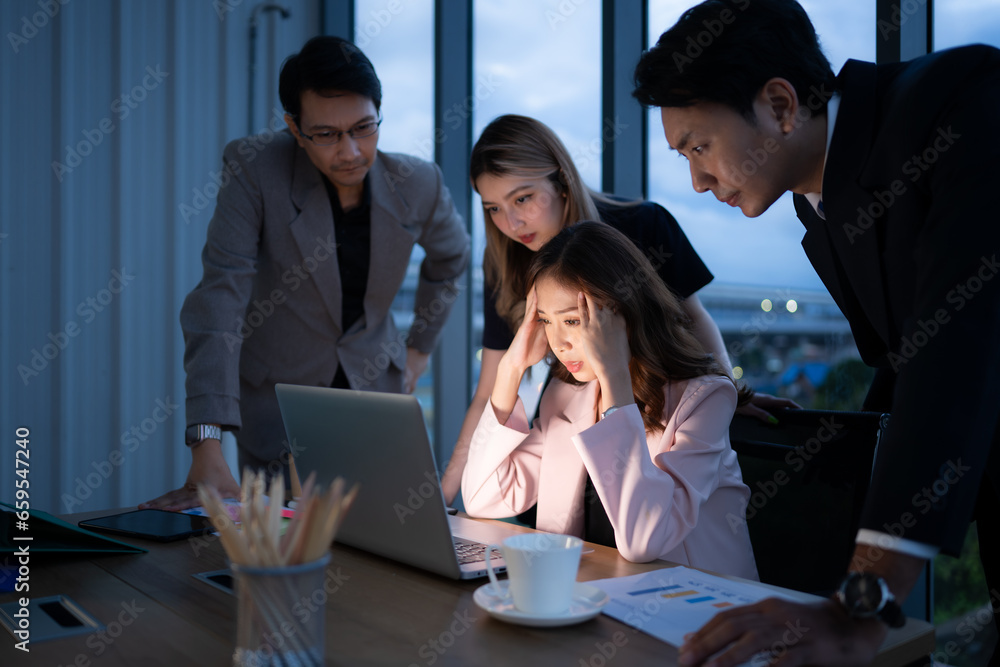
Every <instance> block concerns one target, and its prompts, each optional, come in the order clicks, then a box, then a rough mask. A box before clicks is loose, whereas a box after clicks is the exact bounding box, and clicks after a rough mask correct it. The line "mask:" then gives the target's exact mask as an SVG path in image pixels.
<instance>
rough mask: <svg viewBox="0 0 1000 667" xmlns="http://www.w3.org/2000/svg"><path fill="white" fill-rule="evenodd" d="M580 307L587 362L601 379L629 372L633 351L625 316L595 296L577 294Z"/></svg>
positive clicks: (581, 330)
mask: <svg viewBox="0 0 1000 667" xmlns="http://www.w3.org/2000/svg"><path fill="white" fill-rule="evenodd" d="M577 305H578V308H579V311H580V343H581V345H582V346H583V353H584V355H585V356H586V357H587V363H588V364H589V365H590V367H591V368H592V369H594V373H595V374H596V375H597V377H598V379H601V378H609V377H611V376H613V375H616V374H617V375H621V374H622V373H624V374H625V375H626V376H627V375H628V372H629V371H628V363H629V361H630V360H631V359H632V351H631V349H630V348H629V345H628V331H627V329H626V327H625V318H624V317H622V315H621V313H619V312H617V311H616V310H615V309H614V308H613V307H611V306H604V305H602V304H600V303H598V302H597V301H596V300H595V299H594V298H593V297H592V296H590V295H588V294H584V293H583V292H580V293H579V294H578V295H577Z"/></svg>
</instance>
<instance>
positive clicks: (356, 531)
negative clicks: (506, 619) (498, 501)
mask: <svg viewBox="0 0 1000 667" xmlns="http://www.w3.org/2000/svg"><path fill="white" fill-rule="evenodd" d="M275 391H276V392H277V395H278V405H279V406H280V408H281V418H282V420H283V421H284V423H285V431H286V433H287V434H288V442H289V443H291V444H292V452H293V453H294V456H295V468H296V470H297V471H298V473H299V476H300V478H301V479H302V481H303V482H304V481H305V478H306V476H308V475H309V473H310V472H311V471H315V472H316V479H317V482H320V483H322V484H323V485H327V484H329V483H330V482H332V481H333V480H334V479H335V478H336V477H337V476H340V477H343V478H344V479H345V481H346V482H347V484H348V485H351V484H353V483H355V482H358V483H360V485H361V486H360V490H359V492H358V497H357V498H356V499H355V501H354V505H353V506H352V507H351V510H350V511H349V512H348V513H347V517H346V518H345V519H344V523H343V524H342V525H341V526H340V529H339V530H338V531H337V538H336V541H337V542H341V543H343V544H347V545H349V546H352V547H357V548H358V549H363V550H365V551H368V552H371V553H374V554H378V555H380V556H385V557H387V558H391V559H393V560H397V561H400V562H403V563H407V564H409V565H413V566H416V567H419V568H422V569H425V570H430V571H431V572H436V573H438V574H441V575H444V576H446V577H450V578H452V579H475V578H477V577H484V576H486V563H485V560H484V554H483V552H484V551H485V547H486V545H487V544H490V543H499V542H500V541H502V540H503V539H504V538H505V537H508V536H509V535H513V534H515V532H516V531H514V530H510V529H506V528H504V527H503V526H502V525H499V526H498V525H495V524H492V525H491V524H485V523H482V522H479V521H473V520H471V519H466V518H463V517H458V516H450V515H449V514H448V512H447V510H446V508H445V504H444V496H443V495H442V494H441V484H440V482H439V480H438V475H437V468H436V466H435V465H434V453H433V451H432V450H431V446H430V442H429V441H428V439H427V428H426V426H425V425H424V417H423V412H422V411H421V409H420V404H419V403H418V402H417V399H416V398H414V397H413V396H410V395H407V394H384V393H378V392H369V391H355V390H351V389H329V388H324V387H301V386H297V385H289V384H278V385H276V386H275ZM497 565H499V566H500V567H501V568H503V567H504V566H503V562H502V561H499V562H498V560H497V559H496V552H494V560H493V566H494V569H496V568H497Z"/></svg>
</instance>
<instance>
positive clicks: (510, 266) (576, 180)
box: [469, 114, 600, 330]
mask: <svg viewBox="0 0 1000 667" xmlns="http://www.w3.org/2000/svg"><path fill="white" fill-rule="evenodd" d="M483 174H492V175H495V176H520V177H524V178H547V179H549V180H550V181H551V182H552V185H553V186H554V187H555V190H556V193H557V194H560V195H565V196H566V206H565V213H564V216H563V220H562V224H563V225H564V226H565V225H567V224H573V223H575V222H576V221H578V220H600V215H599V214H598V212H597V206H595V205H594V193H592V192H591V191H590V190H589V189H588V188H587V186H586V185H584V183H583V179H582V178H580V173H579V172H578V171H577V169H576V165H574V164H573V159H572V158H571V157H570V155H569V151H567V150H566V147H565V146H564V145H563V143H562V141H560V140H559V137H557V136H556V134H555V132H553V131H552V130H551V129H549V127H548V126H547V125H545V124H544V123H541V122H539V121H537V120H535V119H534V118H528V117H527V116H517V115H513V114H509V115H506V116H500V117H498V118H495V119H494V120H493V121H492V122H491V123H490V124H489V125H487V126H486V129H484V130H483V133H482V134H481V135H479V140H478V141H476V145H475V146H474V147H473V149H472V157H471V158H470V161H469V177H470V178H471V179H472V187H473V188H475V187H476V179H478V178H479V177H480V176H482V175H483ZM476 191H477V192H478V191H479V190H478V189H477V190H476ZM488 218H489V216H488V214H487V220H486V253H485V255H484V257H483V272H484V274H485V276H486V279H487V280H488V281H489V282H490V283H491V284H492V285H493V289H494V290H495V294H496V309H497V313H498V314H499V315H500V316H501V317H502V318H504V320H505V321H506V322H507V324H508V325H510V327H511V329H512V330H516V329H517V327H518V326H519V325H520V323H521V320H522V319H523V318H524V300H525V297H526V296H527V294H528V290H527V283H526V282H525V280H524V276H525V272H526V271H527V268H528V264H529V263H530V262H531V257H532V255H534V253H533V252H532V251H531V250H530V249H528V248H527V247H526V246H524V245H522V244H520V243H518V242H516V241H513V240H511V239H510V238H508V237H507V236H504V234H503V233H502V232H501V231H500V229H499V228H498V227H497V226H496V225H495V224H493V222H492V220H490V219H488Z"/></svg>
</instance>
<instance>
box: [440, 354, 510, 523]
mask: <svg viewBox="0 0 1000 667" xmlns="http://www.w3.org/2000/svg"><path fill="white" fill-rule="evenodd" d="M503 353H504V350H491V349H489V348H488V347H484V348H483V358H482V368H481V370H480V372H479V382H478V383H477V384H476V392H475V394H473V396H472V403H471V404H470V405H469V409H468V410H467V411H466V413H465V419H464V420H463V421H462V428H461V430H460V431H459V432H458V440H457V441H456V442H455V449H454V450H453V451H452V453H451V459H450V460H449V461H448V467H447V468H446V469H445V471H444V475H443V476H442V478H441V491H442V492H443V493H444V501H445V503H446V504H448V505H450V504H451V503H452V502H453V501H454V500H455V498H456V497H457V496H458V492H459V491H460V490H461V487H462V472H463V471H464V470H465V464H466V461H468V459H469V443H470V442H472V434H473V433H474V432H475V430H476V426H477V425H478V424H479V420H480V418H481V417H482V415H483V410H485V409H486V404H487V403H488V402H489V400H490V394H491V393H492V392H493V385H494V384H495V382H496V377H497V368H498V367H499V365H500V359H501V358H502V357H503Z"/></svg>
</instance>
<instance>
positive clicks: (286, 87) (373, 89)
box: [278, 35, 382, 118]
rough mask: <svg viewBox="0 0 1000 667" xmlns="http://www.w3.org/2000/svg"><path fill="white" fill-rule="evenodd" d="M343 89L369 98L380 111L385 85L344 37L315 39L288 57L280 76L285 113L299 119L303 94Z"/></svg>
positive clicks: (367, 61) (279, 84)
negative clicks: (309, 91) (383, 86)
mask: <svg viewBox="0 0 1000 667" xmlns="http://www.w3.org/2000/svg"><path fill="white" fill-rule="evenodd" d="M306 90H314V91H316V92H317V93H321V94H322V93H324V92H326V91H330V90H343V91H347V92H349V93H357V94H358V95H364V96H365V97H367V98H369V99H370V100H371V101H372V103H373V104H374V105H375V110H376V111H378V109H379V107H380V106H381V105H382V84H381V82H379V80H378V77H377V76H376V75H375V68H374V67H372V63H371V61H370V60H368V57H367V56H365V54H364V53H362V51H361V49H359V48H358V47H357V46H355V45H354V44H352V43H351V42H349V41H347V40H346V39H343V38H341V37H334V36H332V35H320V36H319V37H313V38H312V39H310V40H309V41H308V42H306V44H305V46H303V47H302V50H301V51H299V52H298V53H296V54H294V55H291V56H288V58H286V59H285V62H284V63H283V64H282V65H281V75H280V76H279V77H278V96H279V97H280V98H281V106H283V107H284V108H285V112H286V113H288V115H290V116H292V117H293V118H298V117H299V114H300V113H301V112H302V93H303V92H304V91H306Z"/></svg>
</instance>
